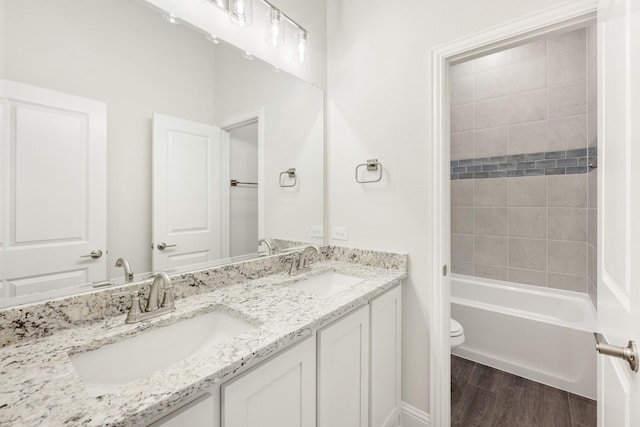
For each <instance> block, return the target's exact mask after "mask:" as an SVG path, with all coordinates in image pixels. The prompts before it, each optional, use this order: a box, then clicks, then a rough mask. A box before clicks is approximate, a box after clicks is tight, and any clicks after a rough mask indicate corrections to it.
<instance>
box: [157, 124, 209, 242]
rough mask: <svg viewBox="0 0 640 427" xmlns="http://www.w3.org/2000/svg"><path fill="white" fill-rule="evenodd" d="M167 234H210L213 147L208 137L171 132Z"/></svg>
mask: <svg viewBox="0 0 640 427" xmlns="http://www.w3.org/2000/svg"><path fill="white" fill-rule="evenodd" d="M168 139H169V141H168V142H169V144H168V150H169V153H168V159H167V160H168V168H167V173H168V175H169V176H168V185H169V189H168V193H169V199H168V203H169V227H168V232H169V233H170V234H171V233H177V232H188V231H207V230H209V228H210V224H209V221H210V218H211V215H210V210H211V208H212V206H211V205H212V203H211V202H212V200H211V198H210V197H209V186H210V185H211V184H213V183H210V182H209V176H210V175H211V173H213V171H210V170H209V168H210V167H212V166H213V165H211V164H210V163H209V157H210V156H209V150H210V148H212V147H211V144H212V141H211V137H210V136H208V135H198V134H192V133H187V132H182V131H178V130H169V132H168Z"/></svg>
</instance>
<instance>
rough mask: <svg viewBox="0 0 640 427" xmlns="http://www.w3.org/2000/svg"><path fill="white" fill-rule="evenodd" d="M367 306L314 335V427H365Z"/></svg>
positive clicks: (367, 367)
mask: <svg viewBox="0 0 640 427" xmlns="http://www.w3.org/2000/svg"><path fill="white" fill-rule="evenodd" d="M368 390H369V306H368V305H367V306H365V307H362V308H360V309H359V310H357V311H355V312H354V313H352V314H349V315H348V316H346V317H344V318H342V319H340V320H338V321H337V322H335V323H333V324H331V325H329V326H327V327H326V328H324V329H322V330H321V331H319V332H318V426H319V427H338V426H340V427H367V426H368V422H369V421H368V417H369V409H368V404H369V392H368Z"/></svg>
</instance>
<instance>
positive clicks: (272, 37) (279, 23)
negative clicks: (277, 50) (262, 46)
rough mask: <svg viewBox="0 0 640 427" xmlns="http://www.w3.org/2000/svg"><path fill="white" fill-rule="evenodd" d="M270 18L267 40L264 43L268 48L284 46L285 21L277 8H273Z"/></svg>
mask: <svg viewBox="0 0 640 427" xmlns="http://www.w3.org/2000/svg"><path fill="white" fill-rule="evenodd" d="M268 17H269V25H268V26H267V38H266V39H265V40H264V41H265V43H267V45H268V46H274V47H275V46H282V45H283V44H284V21H283V20H282V13H281V12H280V11H279V10H278V9H276V8H275V7H272V8H271V10H270V11H269V15H268Z"/></svg>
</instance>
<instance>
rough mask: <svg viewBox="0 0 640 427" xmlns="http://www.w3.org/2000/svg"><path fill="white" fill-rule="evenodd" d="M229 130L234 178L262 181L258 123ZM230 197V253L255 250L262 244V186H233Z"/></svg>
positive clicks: (231, 169) (230, 158)
mask: <svg viewBox="0 0 640 427" xmlns="http://www.w3.org/2000/svg"><path fill="white" fill-rule="evenodd" d="M229 134H230V138H229V139H230V142H229V146H230V147H229V175H230V178H231V179H236V180H238V181H241V182H258V123H257V122H255V123H251V124H247V125H244V126H240V127H237V128H234V129H232V130H231V131H230V132H229ZM222 184H223V185H226V184H227V183H224V182H223V183H222ZM229 199H230V203H229V210H230V215H229V223H230V232H229V235H230V236H231V238H230V239H229V240H230V246H231V250H230V254H231V256H232V257H235V256H238V255H246V254H251V253H255V252H256V250H257V248H258V187H257V186H253V185H239V186H237V187H231V188H230V189H229Z"/></svg>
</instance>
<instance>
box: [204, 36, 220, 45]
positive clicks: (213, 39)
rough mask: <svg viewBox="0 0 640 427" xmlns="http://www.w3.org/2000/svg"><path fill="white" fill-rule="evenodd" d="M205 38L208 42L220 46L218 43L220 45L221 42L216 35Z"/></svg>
mask: <svg viewBox="0 0 640 427" xmlns="http://www.w3.org/2000/svg"><path fill="white" fill-rule="evenodd" d="M205 38H206V39H207V40H209V41H210V42H211V43H213V44H218V43H220V40H219V39H218V37H216V35H215V34H207V35H206V36H205Z"/></svg>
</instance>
